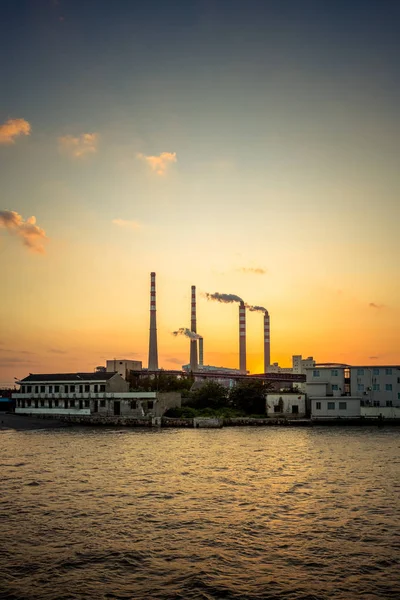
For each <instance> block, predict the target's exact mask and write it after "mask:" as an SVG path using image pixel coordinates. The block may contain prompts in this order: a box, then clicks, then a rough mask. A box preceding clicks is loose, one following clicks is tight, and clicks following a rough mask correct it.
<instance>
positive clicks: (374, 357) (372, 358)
mask: <svg viewBox="0 0 400 600" xmlns="http://www.w3.org/2000/svg"><path fill="white" fill-rule="evenodd" d="M368 358H369V359H371V360H374V359H377V358H380V356H368Z"/></svg>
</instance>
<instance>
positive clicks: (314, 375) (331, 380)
mask: <svg viewBox="0 0 400 600" xmlns="http://www.w3.org/2000/svg"><path fill="white" fill-rule="evenodd" d="M306 375H307V394H310V392H311V391H312V393H313V395H317V394H316V393H315V392H316V391H317V388H314V387H313V386H315V385H318V384H321V385H323V384H326V393H327V394H333V393H335V392H337V393H338V394H344V393H345V386H344V369H343V368H341V367H338V368H335V367H332V368H320V367H314V368H313V369H306ZM309 384H310V385H309ZM309 389H310V391H309ZM318 395H321V396H323V395H324V394H318Z"/></svg>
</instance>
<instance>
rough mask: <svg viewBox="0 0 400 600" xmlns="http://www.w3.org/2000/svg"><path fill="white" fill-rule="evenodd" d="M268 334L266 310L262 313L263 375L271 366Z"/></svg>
mask: <svg viewBox="0 0 400 600" xmlns="http://www.w3.org/2000/svg"><path fill="white" fill-rule="evenodd" d="M269 334H270V331H269V314H268V311H267V310H266V311H265V313H264V373H266V372H267V370H268V367H269V366H270V364H271V348H270V336H269Z"/></svg>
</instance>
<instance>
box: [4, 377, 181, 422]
mask: <svg viewBox="0 0 400 600" xmlns="http://www.w3.org/2000/svg"><path fill="white" fill-rule="evenodd" d="M18 383H19V385H20V389H19V391H18V392H17V393H14V394H13V399H14V400H15V401H16V409H15V412H16V413H19V414H30V415H51V416H65V415H78V416H79V415H82V416H84V415H94V416H129V417H136V418H143V417H161V416H162V415H163V414H164V413H165V411H166V410H168V408H175V407H180V406H181V395H180V394H179V393H176V392H168V393H160V392H130V391H129V384H128V382H127V381H125V379H124V378H123V377H121V375H120V374H119V373H115V372H104V371H103V372H94V373H49V374H30V375H28V377H25V378H24V379H21V380H20V381H19V382H18Z"/></svg>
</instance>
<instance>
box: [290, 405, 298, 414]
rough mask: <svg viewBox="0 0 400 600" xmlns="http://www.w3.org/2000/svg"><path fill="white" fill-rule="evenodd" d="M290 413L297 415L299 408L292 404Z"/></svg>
mask: <svg viewBox="0 0 400 600" xmlns="http://www.w3.org/2000/svg"><path fill="white" fill-rule="evenodd" d="M292 413H293V414H294V415H298V414H299V407H298V406H297V404H293V405H292Z"/></svg>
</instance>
